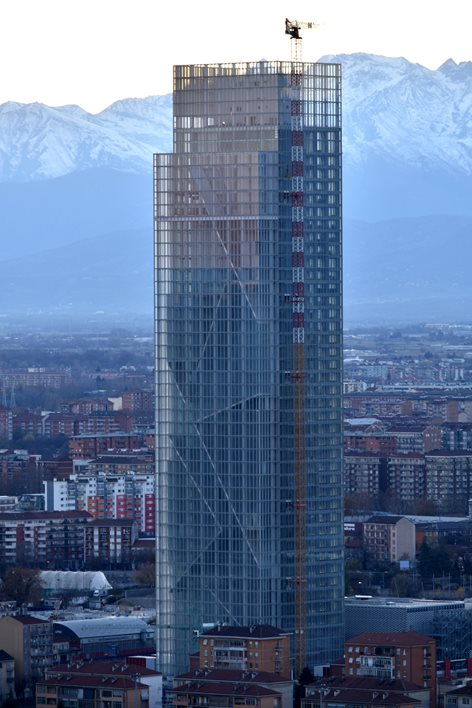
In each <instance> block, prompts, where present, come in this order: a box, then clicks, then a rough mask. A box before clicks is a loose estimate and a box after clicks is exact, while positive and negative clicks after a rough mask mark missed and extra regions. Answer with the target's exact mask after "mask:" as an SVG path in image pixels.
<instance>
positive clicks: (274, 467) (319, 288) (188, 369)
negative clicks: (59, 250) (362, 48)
mask: <svg viewBox="0 0 472 708" xmlns="http://www.w3.org/2000/svg"><path fill="white" fill-rule="evenodd" d="M340 83H341V81H340V67H339V65H335V64H308V63H303V64H301V63H296V64H295V63H291V62H267V61H262V62H257V63H237V64H217V65H195V66H176V67H174V151H173V153H172V154H164V155H156V156H155V181H154V185H155V187H154V196H155V229H156V233H155V331H156V399H157V405H156V473H157V531H156V535H157V570H156V572H157V583H156V584H157V612H158V614H157V634H158V656H159V664H160V669H161V671H163V673H164V674H173V673H175V672H176V671H182V670H186V669H187V667H188V654H189V653H190V651H192V650H194V649H195V647H194V646H193V645H192V634H194V633H195V630H198V629H199V628H200V627H201V626H202V624H204V623H209V622H221V623H227V624H233V625H234V624H237V625H250V624H255V623H257V624H260V623H266V624H271V625H274V626H276V627H280V628H282V629H284V630H288V631H291V632H293V635H294V647H295V648H294V651H295V670H300V669H301V668H302V666H304V665H308V666H310V667H314V666H317V665H321V664H324V663H327V662H329V661H330V660H332V659H334V658H335V657H336V656H338V655H339V652H340V651H341V649H342V643H343V640H344V632H343V596H344V591H343V577H344V566H343V556H342V551H343V528H342V527H343V503H342V502H343V500H342V489H343V485H342V400H341V397H342V317H341V314H342V292H341V273H342V261H341V258H342V253H341V88H340ZM297 643H298V644H297ZM298 664H301V665H300V666H299V665H298ZM254 668H256V667H255V666H254Z"/></svg>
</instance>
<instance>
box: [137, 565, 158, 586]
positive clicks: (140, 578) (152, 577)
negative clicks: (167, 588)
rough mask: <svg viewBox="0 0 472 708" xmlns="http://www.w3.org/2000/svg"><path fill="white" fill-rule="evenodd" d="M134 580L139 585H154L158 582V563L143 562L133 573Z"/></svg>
mask: <svg viewBox="0 0 472 708" xmlns="http://www.w3.org/2000/svg"><path fill="white" fill-rule="evenodd" d="M133 578H134V581H135V582H136V583H137V585H146V586H149V585H150V586H151V587H154V586H155V584H156V564H155V563H142V564H141V565H140V566H139V567H138V568H136V570H135V571H134V573H133Z"/></svg>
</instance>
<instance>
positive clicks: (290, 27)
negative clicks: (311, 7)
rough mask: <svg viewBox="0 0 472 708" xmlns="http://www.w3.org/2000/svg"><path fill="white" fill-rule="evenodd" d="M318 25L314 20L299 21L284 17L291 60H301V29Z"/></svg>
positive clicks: (315, 27) (314, 27)
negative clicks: (289, 43) (290, 40)
mask: <svg viewBox="0 0 472 708" xmlns="http://www.w3.org/2000/svg"><path fill="white" fill-rule="evenodd" d="M319 26H320V25H318V24H316V22H299V21H298V20H289V19H288V18H287V17H286V18H285V34H288V35H290V39H292V40H293V42H291V58H292V61H302V37H301V35H300V30H301V29H317V28H318V27H319Z"/></svg>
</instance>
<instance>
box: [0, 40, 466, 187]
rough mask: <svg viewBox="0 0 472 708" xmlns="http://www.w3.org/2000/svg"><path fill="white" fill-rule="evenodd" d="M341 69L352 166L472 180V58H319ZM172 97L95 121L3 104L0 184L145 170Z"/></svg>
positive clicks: (68, 112)
mask: <svg viewBox="0 0 472 708" xmlns="http://www.w3.org/2000/svg"><path fill="white" fill-rule="evenodd" d="M321 61H335V62H340V63H341V64H342V65H343V127H344V130H343V142H344V160H345V166H346V167H348V168H351V167H352V168H361V169H362V167H363V166H364V165H366V164H370V163H371V162H372V161H375V162H378V161H382V162H385V163H386V164H390V165H392V166H394V167H395V168H398V167H408V168H410V169H411V168H412V169H415V170H426V169H434V170H440V171H447V172H449V173H450V174H462V175H472V62H463V63H461V64H455V62H453V61H452V60H448V61H447V62H445V63H444V64H443V65H442V66H441V67H439V69H437V70H435V71H432V70H430V69H427V68H425V67H423V66H420V65H419V64H412V63H410V62H408V61H407V60H406V59H402V58H386V57H379V56H373V55H369V54H352V55H337V56H325V57H322V59H321ZM171 145H172V97H171V95H167V96H154V97H152V96H151V97H148V98H144V99H126V100H122V101H117V102H116V103H114V104H112V105H111V106H109V107H108V108H107V109H105V110H104V111H102V112H101V113H98V114H97V115H92V114H89V113H87V112H86V111H84V110H82V109H81V108H80V107H78V106H62V107H59V108H50V107H48V106H45V105H42V104H38V103H35V104H18V103H6V104H3V105H1V106H0V181H2V182H5V181H15V182H19V181H21V182H23V181H30V180H37V179H46V178H51V177H58V176H61V175H65V174H68V173H70V172H74V171H77V170H84V169H89V168H94V167H107V168H112V169H118V170H122V171H128V172H141V173H145V172H149V171H150V170H151V166H152V153H153V152H162V151H167V150H170V149H171Z"/></svg>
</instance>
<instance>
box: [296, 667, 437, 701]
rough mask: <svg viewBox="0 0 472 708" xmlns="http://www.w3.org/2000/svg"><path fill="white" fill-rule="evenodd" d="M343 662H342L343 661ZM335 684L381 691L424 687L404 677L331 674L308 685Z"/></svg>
mask: <svg viewBox="0 0 472 708" xmlns="http://www.w3.org/2000/svg"><path fill="white" fill-rule="evenodd" d="M343 663H344V662H343ZM320 685H324V686H336V687H337V688H358V689H366V690H369V691H372V690H375V689H377V690H383V691H397V692H401V693H406V692H409V691H411V692H413V691H424V687H423V686H420V685H418V684H417V683H413V681H407V680H406V679H399V678H394V679H390V678H383V679H380V678H375V676H339V677H338V676H332V677H329V678H328V679H326V678H322V679H319V680H317V681H314V682H313V683H312V684H310V686H320Z"/></svg>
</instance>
